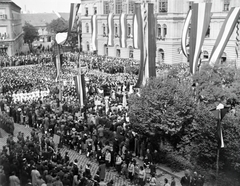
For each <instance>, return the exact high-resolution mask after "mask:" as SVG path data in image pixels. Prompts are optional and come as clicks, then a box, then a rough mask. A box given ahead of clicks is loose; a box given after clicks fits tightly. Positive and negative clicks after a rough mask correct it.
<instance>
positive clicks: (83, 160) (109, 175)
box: [0, 124, 180, 186]
mask: <svg viewBox="0 0 240 186" xmlns="http://www.w3.org/2000/svg"><path fill="white" fill-rule="evenodd" d="M19 131H21V132H23V133H24V135H25V137H26V136H30V132H31V128H25V127H24V126H23V125H19V124H15V131H14V140H15V141H16V140H17V138H16V136H17V134H18V132H19ZM1 133H2V138H0V149H2V147H3V146H4V145H6V139H7V136H8V134H7V133H5V132H4V131H1ZM65 152H69V157H70V160H71V161H74V160H75V159H77V160H78V164H79V165H83V167H85V165H86V164H87V163H90V164H91V173H92V175H93V176H94V175H95V174H96V172H97V169H98V164H97V163H96V162H95V161H90V160H89V159H88V158H87V157H86V156H85V155H80V154H79V153H77V152H76V151H73V150H68V149H66V148H62V149H61V153H62V155H64V154H65ZM139 163H140V164H141V162H139ZM160 174H162V172H160V171H159V170H158V171H157V175H160ZM165 178H167V179H168V180H169V181H170V180H171V175H169V174H163V175H161V176H157V186H163V185H164V179H165ZM110 180H113V181H114V185H115V186H123V185H124V184H125V185H126V186H132V185H133V184H131V183H129V182H128V180H126V179H125V178H122V177H120V176H119V175H118V174H117V173H116V172H114V171H108V172H106V177H105V181H107V182H108V181H110ZM176 183H177V186H180V183H179V180H178V179H176Z"/></svg>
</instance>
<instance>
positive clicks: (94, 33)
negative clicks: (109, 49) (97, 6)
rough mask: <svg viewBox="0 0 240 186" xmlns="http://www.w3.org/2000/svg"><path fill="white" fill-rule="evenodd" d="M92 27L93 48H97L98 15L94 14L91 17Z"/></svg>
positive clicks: (94, 49)
mask: <svg viewBox="0 0 240 186" xmlns="http://www.w3.org/2000/svg"><path fill="white" fill-rule="evenodd" d="M91 25H92V26H91V28H92V49H93V51H96V50H97V15H93V16H92V19H91Z"/></svg>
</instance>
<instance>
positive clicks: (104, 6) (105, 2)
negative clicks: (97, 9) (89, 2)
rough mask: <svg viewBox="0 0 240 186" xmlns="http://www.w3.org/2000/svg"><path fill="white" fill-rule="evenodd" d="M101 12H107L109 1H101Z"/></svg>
mask: <svg viewBox="0 0 240 186" xmlns="http://www.w3.org/2000/svg"><path fill="white" fill-rule="evenodd" d="M103 14H109V2H107V1H104V2H103Z"/></svg>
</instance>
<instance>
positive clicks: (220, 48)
mask: <svg viewBox="0 0 240 186" xmlns="http://www.w3.org/2000/svg"><path fill="white" fill-rule="evenodd" d="M239 15H240V7H233V8H231V10H230V11H229V13H228V16H227V17H226V19H225V21H224V23H223V25H222V28H221V30H220V33H219V35H218V37H217V40H216V42H215V44H214V46H213V50H212V53H211V55H210V58H209V64H210V65H211V66H214V64H215V63H216V62H217V61H218V60H219V59H220V58H221V56H222V54H223V52H224V49H225V47H226V45H227V43H228V41H229V39H230V37H231V35H232V32H233V30H234V28H235V26H236V24H237V21H238V19H239Z"/></svg>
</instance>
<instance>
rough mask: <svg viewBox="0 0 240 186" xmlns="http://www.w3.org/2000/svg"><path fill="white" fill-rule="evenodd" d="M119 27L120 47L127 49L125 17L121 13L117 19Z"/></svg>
mask: <svg viewBox="0 0 240 186" xmlns="http://www.w3.org/2000/svg"><path fill="white" fill-rule="evenodd" d="M119 23H120V24H119V25H120V37H119V39H120V47H122V48H126V47H127V15H126V14H125V13H122V14H121V15H120V18H119Z"/></svg>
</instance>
